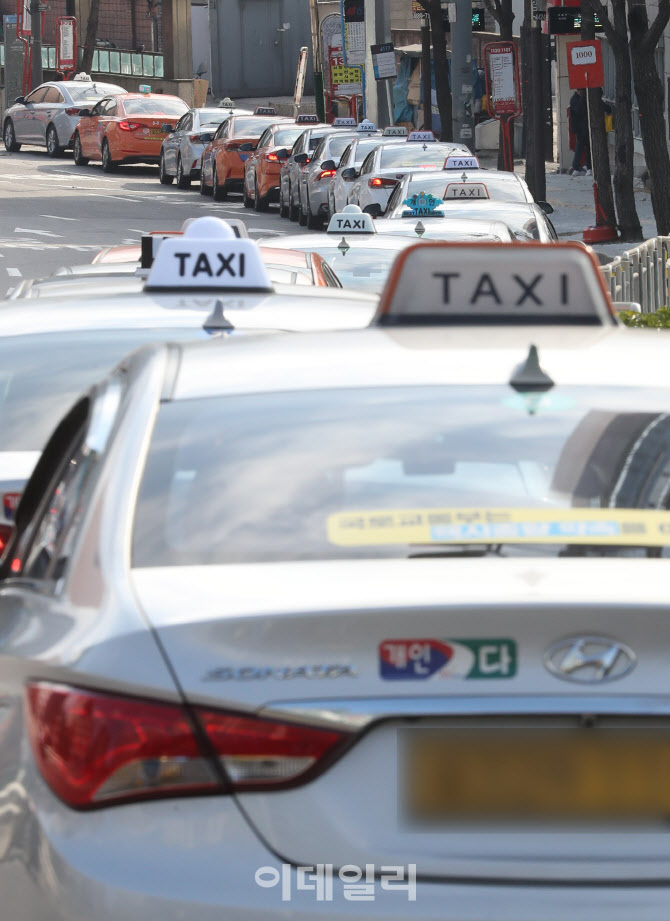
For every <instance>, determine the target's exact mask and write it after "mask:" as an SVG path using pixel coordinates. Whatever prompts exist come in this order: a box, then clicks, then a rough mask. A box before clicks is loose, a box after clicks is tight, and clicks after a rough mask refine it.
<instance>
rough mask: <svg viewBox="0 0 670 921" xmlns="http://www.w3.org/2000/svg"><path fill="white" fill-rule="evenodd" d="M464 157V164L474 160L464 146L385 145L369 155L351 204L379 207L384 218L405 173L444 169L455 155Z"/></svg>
mask: <svg viewBox="0 0 670 921" xmlns="http://www.w3.org/2000/svg"><path fill="white" fill-rule="evenodd" d="M458 153H463V154H464V155H466V156H464V157H463V158H461V159H463V160H464V161H465V162H469V161H473V160H475V158H474V157H472V156H471V155H470V152H469V150H468V148H467V147H465V145H463V144H452V143H449V142H446V143H434V144H415V143H414V144H413V143H407V142H406V143H404V144H402V143H396V144H386V145H384V146H383V147H377V148H376V149H375V150H372V151H370V153H369V154H368V155H367V157H366V158H365V160H364V161H363V163H362V164H361V168H360V170H359V173H358V178H357V179H356V180H355V182H354V183H353V185H352V186H351V188H350V190H349V194H348V196H347V201H348V204H351V205H360V207H361V208H362V209H363V210H365V209H366V208H367V207H369V206H371V205H372V206H374V205H376V206H378V207H377V209H376V213H378V214H383V212H384V211H385V210H386V205H387V204H388V200H389V196H390V195H391V192H392V191H393V189H394V188H395V186H396V185H397V183H398V181H399V180H400V179H402V178H403V176H404V175H405V174H406V173H414V172H416V171H418V170H435V169H442V168H443V167H444V164H445V162H446V161H447V159H448V158H449V157H450V156H451V155H452V154H458Z"/></svg>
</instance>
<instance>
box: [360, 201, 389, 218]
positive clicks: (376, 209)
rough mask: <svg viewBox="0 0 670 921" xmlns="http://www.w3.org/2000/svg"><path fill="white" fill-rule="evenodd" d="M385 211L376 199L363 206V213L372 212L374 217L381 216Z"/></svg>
mask: <svg viewBox="0 0 670 921" xmlns="http://www.w3.org/2000/svg"><path fill="white" fill-rule="evenodd" d="M383 213H384V209H383V208H382V206H381V205H380V204H379V202H378V201H374V202H372V204H370V205H366V206H365V208H363V214H371V215H372V216H373V217H381V216H382V214H383Z"/></svg>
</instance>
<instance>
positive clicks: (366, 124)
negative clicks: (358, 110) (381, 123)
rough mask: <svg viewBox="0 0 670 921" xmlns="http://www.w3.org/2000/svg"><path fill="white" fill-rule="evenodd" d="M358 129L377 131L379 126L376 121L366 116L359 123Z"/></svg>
mask: <svg viewBox="0 0 670 921" xmlns="http://www.w3.org/2000/svg"><path fill="white" fill-rule="evenodd" d="M356 130H357V131H363V132H365V131H376V130H377V126H376V125H375V124H374V122H371V121H370V120H369V119H368V118H364V119H363V121H362V122H361V123H360V124H359V126H358V128H357V129H356Z"/></svg>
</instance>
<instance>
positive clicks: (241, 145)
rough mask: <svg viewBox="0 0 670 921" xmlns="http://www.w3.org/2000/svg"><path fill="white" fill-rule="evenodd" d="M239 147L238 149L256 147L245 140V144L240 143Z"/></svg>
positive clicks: (253, 148)
mask: <svg viewBox="0 0 670 921" xmlns="http://www.w3.org/2000/svg"><path fill="white" fill-rule="evenodd" d="M239 149H240V150H255V149H256V148H255V147H254V145H253V144H252V143H251V141H247V142H246V144H240V147H239Z"/></svg>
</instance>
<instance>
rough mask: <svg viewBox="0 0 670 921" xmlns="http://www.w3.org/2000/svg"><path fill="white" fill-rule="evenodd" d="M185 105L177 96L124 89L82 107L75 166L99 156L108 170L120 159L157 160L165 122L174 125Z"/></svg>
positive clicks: (75, 136)
mask: <svg viewBox="0 0 670 921" xmlns="http://www.w3.org/2000/svg"><path fill="white" fill-rule="evenodd" d="M185 112H188V106H187V105H186V103H185V102H184V100H183V99H179V97H178V96H164V95H163V94H162V93H142V94H140V93H123V94H118V95H115V96H105V97H104V98H103V99H101V100H100V102H98V103H96V105H95V106H94V107H93V108H92V109H91V110H90V111H89V110H88V109H82V110H81V118H80V119H79V122H78V124H77V127H76V128H75V132H74V140H73V149H74V162H75V163H76V164H77V166H86V164H87V163H88V161H89V160H101V161H102V168H103V170H104V171H105V172H106V173H108V172H110V171H111V170H113V169H114V168H115V167H116V166H118V165H119V164H120V163H158V161H159V159H160V153H161V144H162V143H163V138H164V137H165V135H166V134H167V133H168V130H169V129H168V128H166V127H165V126H166V125H167V126H170V127H172V128H173V127H174V126H175V125H176V124H177V122H178V121H179V119H180V118H181V117H182V115H183V114H184V113H185Z"/></svg>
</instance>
